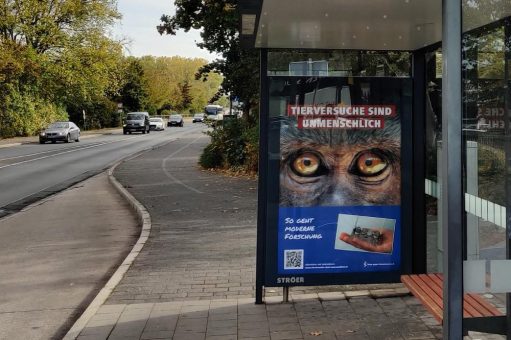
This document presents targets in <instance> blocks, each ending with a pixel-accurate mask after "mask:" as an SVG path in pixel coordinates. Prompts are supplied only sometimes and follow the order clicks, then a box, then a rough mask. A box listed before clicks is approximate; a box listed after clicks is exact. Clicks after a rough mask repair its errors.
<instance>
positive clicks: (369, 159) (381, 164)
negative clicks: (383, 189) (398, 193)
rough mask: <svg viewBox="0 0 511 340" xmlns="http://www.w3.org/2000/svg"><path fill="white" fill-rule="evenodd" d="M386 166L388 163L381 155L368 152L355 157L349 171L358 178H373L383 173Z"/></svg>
mask: <svg viewBox="0 0 511 340" xmlns="http://www.w3.org/2000/svg"><path fill="white" fill-rule="evenodd" d="M388 166H389V163H388V161H387V159H386V158H385V157H384V156H383V155H381V154H379V153H378V152H375V151H372V150H368V151H363V152H361V153H359V154H358V155H357V158H356V159H355V162H354V164H353V165H352V167H351V169H350V170H351V172H352V173H354V174H356V175H359V176H363V177H373V176H378V175H379V174H381V173H383V172H384V171H385V169H387V167H388Z"/></svg>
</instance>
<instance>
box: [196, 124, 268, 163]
mask: <svg viewBox="0 0 511 340" xmlns="http://www.w3.org/2000/svg"><path fill="white" fill-rule="evenodd" d="M207 134H208V135H209V136H210V137H211V143H210V144H209V145H208V146H207V147H206V148H205V149H204V151H203V153H202V155H201V159H200V160H199V164H200V165H201V166H202V167H204V168H208V169H209V168H227V169H236V170H240V169H241V170H244V171H249V172H257V166H258V159H259V129H258V127H257V126H249V125H248V124H247V122H245V121H244V120H241V119H232V120H226V121H224V122H223V124H221V125H218V126H216V127H215V128H214V129H213V130H211V131H209V132H207Z"/></svg>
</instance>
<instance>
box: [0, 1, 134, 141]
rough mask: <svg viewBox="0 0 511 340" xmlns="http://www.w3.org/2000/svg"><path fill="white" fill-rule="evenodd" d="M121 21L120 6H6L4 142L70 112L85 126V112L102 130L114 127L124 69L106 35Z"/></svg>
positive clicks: (0, 36) (1, 36) (1, 74)
mask: <svg viewBox="0 0 511 340" xmlns="http://www.w3.org/2000/svg"><path fill="white" fill-rule="evenodd" d="M119 17H120V16H119V13H118V12H117V9H116V0H94V1H84V0H4V1H1V2H0V103H2V104H1V105H0V128H1V129H0V133H1V134H2V136H10V135H28V134H34V133H37V131H38V130H39V129H40V128H41V127H43V126H44V125H46V124H47V123H49V122H51V121H53V120H55V119H67V118H68V114H69V118H71V119H73V120H76V121H77V122H79V121H80V119H81V117H82V112H83V110H84V109H86V110H91V111H92V112H97V115H99V116H98V117H97V119H96V120H97V121H98V122H99V123H98V124H100V125H101V126H104V124H111V123H112V122H114V118H112V117H116V116H113V115H112V112H110V110H111V109H112V107H113V106H114V105H112V104H115V103H114V102H112V99H114V98H116V97H118V96H119V91H120V89H121V88H122V87H123V85H124V68H125V63H124V61H123V59H124V58H123V56H122V45H121V44H120V42H118V41H114V40H112V39H110V38H109V37H108V32H107V29H108V27H109V25H110V24H112V23H113V20H115V19H117V18H119ZM94 108H95V109H94ZM66 111H67V112H66ZM101 115H105V117H100V116H101ZM103 118H104V119H103ZM111 118H112V119H111ZM115 119H117V118H115Z"/></svg>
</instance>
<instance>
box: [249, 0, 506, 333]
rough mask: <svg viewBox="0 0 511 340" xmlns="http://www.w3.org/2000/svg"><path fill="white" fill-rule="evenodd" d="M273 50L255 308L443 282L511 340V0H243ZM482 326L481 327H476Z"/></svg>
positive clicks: (454, 300)
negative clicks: (269, 300) (485, 305)
mask: <svg viewBox="0 0 511 340" xmlns="http://www.w3.org/2000/svg"><path fill="white" fill-rule="evenodd" d="M240 39H241V41H242V43H243V44H244V45H245V46H247V47H249V48H258V49H260V51H261V74H260V75H261V108H260V126H261V144H260V150H261V151H260V186H259V190H260V191H259V205H258V210H259V213H258V262H257V296H256V302H258V303H260V302H262V287H263V286H283V287H289V286H297V285H317V284H343V283H369V282H398V281H399V278H400V276H401V275H402V274H411V273H418V274H420V273H442V274H443V327H444V338H446V339H461V338H462V335H463V333H464V331H466V330H470V327H471V326H470V325H469V323H468V322H466V321H465V319H464V318H463V296H464V293H471V292H476V293H481V294H487V295H488V294H491V295H488V296H497V297H500V298H502V299H503V301H505V306H506V310H505V315H504V316H502V317H493V318H488V319H487V320H486V319H485V320H480V321H481V322H483V323H485V325H486V328H485V329H487V330H488V331H489V332H494V333H500V334H506V335H507V336H508V338H509V336H511V318H510V315H511V300H510V295H509V292H510V291H511V262H510V258H511V254H510V251H511V246H510V237H511V219H510V217H511V207H510V205H511V177H510V174H511V168H510V165H511V162H510V161H511V141H510V138H509V135H510V132H511V130H510V118H511V95H510V94H511V91H510V88H509V85H510V83H509V79H510V72H511V64H510V62H511V2H509V1H507V0H444V1H440V0H433V1H425V0H383V1H379V2H374V1H368V0H357V1H352V0H347V1H341V0H338V1H331V0H317V1H307V0H293V1H291V0H244V1H242V2H241V28H240ZM467 325H469V326H467Z"/></svg>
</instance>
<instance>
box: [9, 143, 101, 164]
mask: <svg viewBox="0 0 511 340" xmlns="http://www.w3.org/2000/svg"><path fill="white" fill-rule="evenodd" d="M94 145H95V144H94ZM88 146H90V145H88ZM82 147H84V146H82V145H80V146H72V147H70V148H65V149H60V150H59V149H54V150H48V151H41V152H36V153H29V154H27V155H21V156H13V157H7V158H0V162H3V161H10V160H12V159H18V158H25V157H30V156H37V155H44V154H46V153H50V152H55V151H62V150H76V149H80V148H82Z"/></svg>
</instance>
